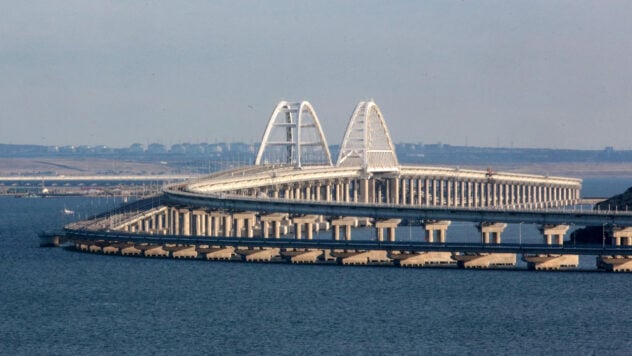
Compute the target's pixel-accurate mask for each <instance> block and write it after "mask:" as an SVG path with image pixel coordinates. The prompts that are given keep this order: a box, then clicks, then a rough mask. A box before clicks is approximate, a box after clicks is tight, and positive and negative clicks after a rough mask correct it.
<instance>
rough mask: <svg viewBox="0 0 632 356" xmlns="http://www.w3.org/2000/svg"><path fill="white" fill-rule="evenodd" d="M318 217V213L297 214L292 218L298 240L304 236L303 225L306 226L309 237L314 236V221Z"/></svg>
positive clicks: (306, 233) (309, 238)
mask: <svg viewBox="0 0 632 356" xmlns="http://www.w3.org/2000/svg"><path fill="white" fill-rule="evenodd" d="M317 218H318V216H316V215H305V216H296V217H293V218H292V222H293V223H294V235H295V236H296V239H297V240H300V239H301V238H302V231H303V226H304V227H305V235H307V239H308V240H311V239H313V238H314V223H315V222H316V219H317Z"/></svg>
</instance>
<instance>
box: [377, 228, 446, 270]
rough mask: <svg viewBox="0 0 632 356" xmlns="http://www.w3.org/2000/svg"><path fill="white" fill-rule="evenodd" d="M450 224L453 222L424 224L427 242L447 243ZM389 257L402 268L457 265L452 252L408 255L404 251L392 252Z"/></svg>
mask: <svg viewBox="0 0 632 356" xmlns="http://www.w3.org/2000/svg"><path fill="white" fill-rule="evenodd" d="M450 223H451V221H447V220H439V221H435V220H432V221H431V220H428V221H424V222H422V226H423V228H424V230H425V239H426V242H429V243H445V240H446V233H447V230H448V226H450ZM435 235H437V236H435ZM435 237H436V238H435ZM389 257H390V258H391V259H393V260H395V261H396V262H395V263H396V264H398V265H400V266H402V267H425V266H448V265H454V264H455V263H456V262H455V261H454V259H452V253H450V252H434V251H430V252H416V253H407V252H402V251H392V252H391V253H390V254H389Z"/></svg>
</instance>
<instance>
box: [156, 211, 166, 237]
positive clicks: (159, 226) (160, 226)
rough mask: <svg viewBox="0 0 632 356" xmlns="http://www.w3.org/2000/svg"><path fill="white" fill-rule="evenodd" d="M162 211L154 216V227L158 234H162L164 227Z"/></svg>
mask: <svg viewBox="0 0 632 356" xmlns="http://www.w3.org/2000/svg"><path fill="white" fill-rule="evenodd" d="M163 218H164V213H160V214H158V216H156V229H157V233H159V234H163V229H164V220H163Z"/></svg>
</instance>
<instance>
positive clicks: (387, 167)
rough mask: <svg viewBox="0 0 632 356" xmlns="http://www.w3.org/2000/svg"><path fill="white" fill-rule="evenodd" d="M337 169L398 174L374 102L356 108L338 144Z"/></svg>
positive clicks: (395, 158)
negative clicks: (349, 168) (358, 168)
mask: <svg viewBox="0 0 632 356" xmlns="http://www.w3.org/2000/svg"><path fill="white" fill-rule="evenodd" d="M336 166H338V167H353V166H357V167H362V168H363V169H364V170H365V171H366V172H369V173H377V172H398V171H399V162H398V160H397V154H396V153H395V146H394V145H393V140H392V139H391V135H390V133H389V131H388V127H387V126H386V122H385V121H384V116H383V115H382V112H381V111H380V108H379V107H378V106H377V104H376V103H375V102H373V101H372V100H371V101H361V102H360V103H358V105H357V106H356V108H355V110H354V111H353V114H352V115H351V118H350V119H349V124H348V126H347V131H346V132H345V136H344V139H343V140H342V144H341V145H340V153H339V155H338V161H337V163H336Z"/></svg>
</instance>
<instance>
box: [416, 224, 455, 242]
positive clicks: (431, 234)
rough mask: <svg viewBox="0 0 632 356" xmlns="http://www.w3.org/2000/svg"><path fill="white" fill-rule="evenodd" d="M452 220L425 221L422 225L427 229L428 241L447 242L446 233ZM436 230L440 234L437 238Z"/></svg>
mask: <svg viewBox="0 0 632 356" xmlns="http://www.w3.org/2000/svg"><path fill="white" fill-rule="evenodd" d="M450 223H451V221H449V220H427V221H423V222H422V223H421V225H422V226H423V228H424V230H425V231H426V242H430V243H433V242H439V243H445V240H446V233H447V231H448V226H450ZM435 232H438V234H439V236H437V239H436V240H435Z"/></svg>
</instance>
